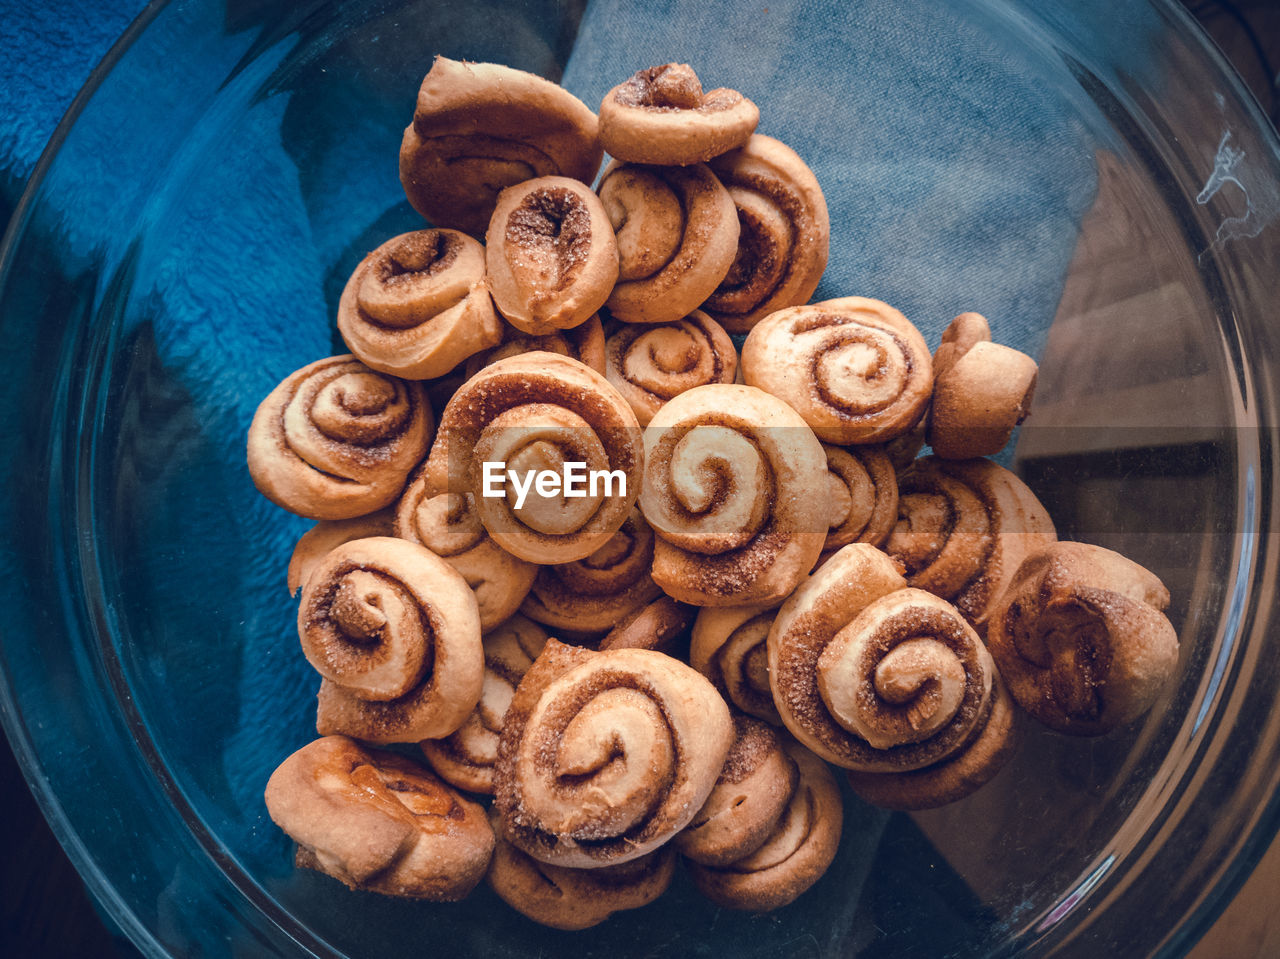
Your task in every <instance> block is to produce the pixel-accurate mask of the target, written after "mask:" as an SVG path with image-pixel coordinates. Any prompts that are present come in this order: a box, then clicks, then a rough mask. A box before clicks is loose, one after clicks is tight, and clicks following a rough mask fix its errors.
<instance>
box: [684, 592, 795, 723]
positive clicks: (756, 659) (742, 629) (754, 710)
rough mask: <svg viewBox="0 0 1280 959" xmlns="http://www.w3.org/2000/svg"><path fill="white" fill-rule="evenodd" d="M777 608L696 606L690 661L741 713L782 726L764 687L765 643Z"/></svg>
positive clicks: (766, 680)
mask: <svg viewBox="0 0 1280 959" xmlns="http://www.w3.org/2000/svg"><path fill="white" fill-rule="evenodd" d="M776 612H777V611H776V610H773V609H769V608H766V607H760V606H721V607H718V608H710V607H709V608H706V609H700V610H699V611H698V618H697V619H696V620H695V621H694V624H693V640H692V642H691V643H690V647H689V665H690V666H692V667H693V668H694V669H696V670H697V671H698V672H700V673H702V675H704V676H706V677H707V678H708V679H709V680H711V683H712V685H713V686H715V687H716V689H718V690H720V692H721V694H722V695H723V696H724V698H725V699H726V700H728V701H729V702H730V703H732V704H733V705H734V706H737V707H738V708H739V709H741V710H742V711H743V712H744V713H747V714H748V715H751V716H755V717H757V718H758V719H763V720H764V721H765V722H768V723H772V724H773V725H775V726H781V725H782V717H781V716H779V715H778V709H777V707H776V706H774V704H773V691H772V690H771V689H770V687H769V653H768V649H767V646H766V643H765V640H766V639H768V636H769V627H770V626H772V625H773V617H774V616H775V615H776Z"/></svg>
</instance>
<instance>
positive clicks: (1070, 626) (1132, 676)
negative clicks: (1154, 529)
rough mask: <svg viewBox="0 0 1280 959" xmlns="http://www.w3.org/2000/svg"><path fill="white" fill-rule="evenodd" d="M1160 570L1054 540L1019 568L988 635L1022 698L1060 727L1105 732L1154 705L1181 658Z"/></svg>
mask: <svg viewBox="0 0 1280 959" xmlns="http://www.w3.org/2000/svg"><path fill="white" fill-rule="evenodd" d="M1168 605H1169V591H1168V590H1167V589H1165V587H1164V584H1163V583H1162V582H1160V579H1159V578H1158V577H1157V576H1156V575H1155V574H1154V573H1151V572H1150V571H1149V570H1147V569H1145V568H1143V567H1142V566H1139V565H1138V564H1137V563H1135V562H1133V561H1132V560H1130V559H1127V558H1125V557H1124V556H1121V555H1120V554H1119V553H1116V552H1113V551H1112V550H1109V549H1104V548H1102V547H1101V546H1091V545H1089V544H1086V543H1054V544H1052V545H1049V546H1047V547H1046V548H1045V549H1043V550H1042V551H1040V552H1038V553H1036V554H1035V555H1034V556H1031V557H1029V558H1028V559H1027V560H1026V561H1025V562H1024V563H1023V564H1022V565H1021V566H1020V567H1019V569H1018V571H1017V574H1016V575H1015V576H1014V578H1013V582H1012V583H1010V584H1009V588H1008V589H1007V590H1006V591H1005V593H1004V595H1003V596H1002V597H1001V598H1000V601H999V602H998V603H997V604H996V606H995V609H994V611H993V612H992V614H991V620H990V623H989V625H988V631H987V641H988V643H989V645H990V646H991V653H992V655H993V656H995V658H996V662H997V663H999V665H1000V670H1001V673H1002V674H1003V675H1004V677H1005V681H1006V682H1007V683H1008V684H1009V691H1010V693H1011V694H1012V695H1013V698H1014V699H1015V700H1017V702H1018V705H1020V706H1021V707H1022V708H1023V709H1025V710H1026V711H1027V712H1029V713H1030V714H1031V715H1032V716H1034V717H1035V718H1036V719H1038V720H1040V722H1042V723H1044V724H1045V725H1046V726H1049V727H1050V728H1051V729H1056V730H1057V731H1058V732H1063V733H1069V734H1072V735H1077V736H1098V735H1101V734H1103V733H1106V732H1108V731H1109V730H1111V729H1114V728H1115V727H1117V726H1121V725H1124V724H1125V723H1129V722H1132V721H1133V720H1135V719H1137V718H1138V717H1139V716H1141V715H1142V714H1143V713H1144V712H1146V711H1147V710H1148V709H1149V708H1150V707H1151V704H1152V703H1153V702H1154V701H1155V699H1156V697H1157V696H1159V695H1160V693H1161V691H1162V690H1163V689H1164V688H1165V686H1166V685H1168V682H1169V680H1170V679H1171V678H1172V676H1173V672H1174V670H1175V669H1176V667H1177V665H1178V635H1177V633H1176V632H1175V630H1174V628H1173V625H1172V624H1171V623H1170V622H1169V620H1168V618H1167V617H1166V616H1165V615H1164V612H1163V610H1164V609H1165V608H1166V607H1167V606H1168Z"/></svg>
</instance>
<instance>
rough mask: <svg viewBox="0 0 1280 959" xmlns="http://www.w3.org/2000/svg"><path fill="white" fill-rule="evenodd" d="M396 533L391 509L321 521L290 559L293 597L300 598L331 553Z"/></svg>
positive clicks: (303, 537) (291, 592)
mask: <svg viewBox="0 0 1280 959" xmlns="http://www.w3.org/2000/svg"><path fill="white" fill-rule="evenodd" d="M394 530H395V514H394V512H393V511H392V510H390V509H380V510H378V511H377V512H376V513H370V514H369V515H368V516H357V517H355V518H354V519H332V520H321V521H320V522H319V523H316V525H315V526H313V527H311V529H309V530H307V531H306V532H305V533H303V534H302V536H301V537H299V539H298V542H297V544H296V545H295V546H294V547H293V554H292V555H291V556H290V557H289V571H288V573H287V577H286V578H287V582H288V586H289V595H290V596H297V595H298V590H300V589H302V584H303V583H305V582H306V581H307V578H308V577H309V576H310V575H311V572H312V570H314V569H315V568H316V566H317V565H319V563H320V561H321V560H322V559H324V558H325V557H326V556H328V555H329V553H330V551H332V550H333V549H335V548H337V547H339V546H341V545H342V544H343V543H349V542H351V541H352V540H353V539H365V538H366V537H369V536H392V535H394Z"/></svg>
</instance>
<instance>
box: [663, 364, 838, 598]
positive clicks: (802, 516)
mask: <svg viewBox="0 0 1280 959" xmlns="http://www.w3.org/2000/svg"><path fill="white" fill-rule="evenodd" d="M644 444H645V458H646V464H647V465H646V470H645V484H644V489H643V490H642V491H641V493H640V508H641V509H642V510H643V511H644V515H645V519H647V520H648V521H649V524H650V525H651V526H652V527H653V530H654V533H656V534H657V536H658V542H657V544H656V546H655V550H654V565H653V579H654V582H656V583H657V584H658V585H659V586H661V587H662V589H663V591H664V592H666V593H667V595H669V596H671V597H673V598H674V599H678V600H680V601H681V602H685V603H691V604H693V605H695V606H742V605H748V604H762V605H767V604H769V603H773V602H778V601H780V600H781V599H782V598H783V597H784V596H786V595H787V594H788V593H790V592H791V590H792V589H793V588H794V587H795V584H796V583H798V582H799V581H800V580H801V579H802V578H803V577H804V575H805V573H807V572H808V570H810V569H811V568H812V567H813V563H814V561H815V560H816V559H817V558H818V554H819V553H820V552H821V550H822V541H823V540H824V539H825V537H826V516H825V507H824V504H823V503H822V501H821V500H819V499H817V498H816V497H814V496H813V490H815V489H820V488H821V484H822V483H824V482H825V475H826V457H825V456H824V455H823V453H822V447H821V445H820V444H819V443H818V441H817V439H815V438H814V436H813V433H812V432H811V431H810V430H809V429H808V428H807V427H806V426H805V424H804V421H803V420H802V419H800V417H799V416H797V415H796V414H795V412H794V411H792V410H791V408H790V407H788V406H787V405H786V404H785V403H783V402H782V401H780V400H778V399H775V398H774V397H772V396H769V395H768V394H767V393H764V392H762V391H760V390H757V389H753V388H752V387H749V386H732V385H713V386H699V387H695V388H694V389H692V390H689V391H688V392H685V393H681V394H680V395H679V396H677V397H676V398H675V399H673V400H671V401H670V402H669V403H667V404H666V405H665V406H664V407H663V408H662V409H661V410H659V411H658V414H657V415H656V416H655V417H654V418H653V420H652V421H650V423H649V426H648V428H647V429H646V430H645V432H644Z"/></svg>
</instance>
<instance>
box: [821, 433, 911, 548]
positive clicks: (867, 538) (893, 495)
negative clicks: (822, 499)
mask: <svg viewBox="0 0 1280 959" xmlns="http://www.w3.org/2000/svg"><path fill="white" fill-rule="evenodd" d="M822 449H823V451H824V452H826V454H827V503H828V517H829V518H828V522H829V523H830V524H831V525H830V528H829V529H828V531H827V540H826V542H825V543H823V544H822V552H823V556H828V555H830V554H831V553H834V552H835V551H836V550H838V549H839V548H840V547H841V546H848V545H849V544H850V543H870V544H871V545H872V546H879V545H880V544H881V543H883V542H884V541H885V540H886V539H888V538H889V533H890V531H891V530H892V529H893V527H894V524H895V523H897V521H898V475H897V473H896V472H894V469H893V463H892V462H890V460H889V455H888V454H887V453H886V452H885V451H884V449H883V448H881V447H878V446H852V447H849V448H848V449H842V448H841V447H839V446H828V445H826V444H823V447H822Z"/></svg>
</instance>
